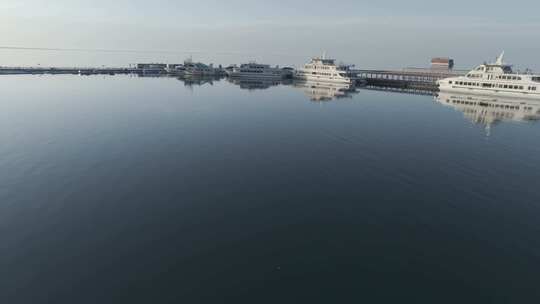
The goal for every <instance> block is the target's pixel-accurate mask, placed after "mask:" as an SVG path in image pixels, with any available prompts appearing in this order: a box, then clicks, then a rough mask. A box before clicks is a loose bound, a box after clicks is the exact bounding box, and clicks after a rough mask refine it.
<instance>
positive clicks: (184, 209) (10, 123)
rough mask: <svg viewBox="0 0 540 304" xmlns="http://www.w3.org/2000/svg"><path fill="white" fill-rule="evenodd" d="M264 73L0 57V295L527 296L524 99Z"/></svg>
mask: <svg viewBox="0 0 540 304" xmlns="http://www.w3.org/2000/svg"><path fill="white" fill-rule="evenodd" d="M265 86H266V85H264V84H263V85H259V84H256V83H255V84H253V83H247V84H246V83H243V84H240V85H238V84H233V83H230V82H228V81H215V82H213V83H207V82H201V83H199V82H195V83H194V84H191V85H190V84H189V83H184V82H182V81H179V80H177V79H174V78H138V77H128V76H106V77H103V76H91V77H79V76H2V77H1V78H0V92H1V94H2V95H1V99H0V240H1V242H0V269H1V273H0V302H1V303H12V304H18V303H299V302H306V303H354V302H363V301H364V302H366V301H367V302H370V303H406V302H408V303H534V302H538V301H540V289H539V288H538V282H539V281H540V123H537V122H536V121H535V120H534V118H535V116H534V115H532V116H530V115H529V116H527V117H525V118H523V119H522V118H520V117H517V116H516V117H514V116H512V115H506V116H504V115H503V116H497V117H495V116H493V115H492V114H493V113H491V114H490V113H487V114H486V113H485V112H486V111H485V109H480V110H479V109H478V108H474V107H472V108H471V107H467V106H457V105H455V104H448V103H447V104H446V105H443V104H441V103H439V102H438V101H436V100H435V99H434V98H433V97H431V96H418V95H408V94H396V93H388V92H380V91H373V90H363V89H362V90H358V91H357V92H352V93H351V92H342V93H343V94H341V93H340V94H341V95H349V97H348V98H339V99H333V100H330V101H315V100H317V99H321V98H322V97H323V96H327V95H328V94H329V95H334V93H329V91H328V90H326V89H324V88H322V89H318V88H311V87H307V88H300V87H294V86H291V85H285V86H283V85H281V86H271V87H269V88H267V89H261V88H264V87H265ZM340 94H338V95H340ZM442 102H443V103H444V102H445V101H444V100H442ZM533 111H534V110H533ZM533 114H534V113H533ZM538 114H540V113H538ZM516 115H517V114H516ZM494 117H495V118H494Z"/></svg>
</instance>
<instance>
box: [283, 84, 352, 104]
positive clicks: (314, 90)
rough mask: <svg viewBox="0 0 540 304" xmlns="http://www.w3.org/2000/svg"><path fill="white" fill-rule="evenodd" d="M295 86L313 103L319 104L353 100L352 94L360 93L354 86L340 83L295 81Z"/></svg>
mask: <svg viewBox="0 0 540 304" xmlns="http://www.w3.org/2000/svg"><path fill="white" fill-rule="evenodd" d="M293 86H294V87H296V88H301V89H303V91H304V93H305V94H306V95H307V96H309V98H310V99H311V100H312V101H318V102H321V101H331V100H334V99H343V98H352V94H356V93H358V90H356V87H355V86H354V85H349V84H340V83H325V82H314V81H295V82H294V83H293Z"/></svg>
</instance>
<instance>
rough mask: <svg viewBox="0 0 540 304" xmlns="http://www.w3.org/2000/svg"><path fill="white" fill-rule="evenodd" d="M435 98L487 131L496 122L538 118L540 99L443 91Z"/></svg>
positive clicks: (539, 115) (523, 120) (539, 116)
mask: <svg viewBox="0 0 540 304" xmlns="http://www.w3.org/2000/svg"><path fill="white" fill-rule="evenodd" d="M435 100H436V101H437V102H439V103H441V104H443V105H446V106H450V107H453V108H454V109H456V110H459V111H461V112H463V115H465V117H466V118H467V119H469V120H471V121H472V122H473V123H476V124H482V125H485V126H486V130H487V131H488V132H489V130H490V128H491V126H492V125H494V124H497V123H498V122H503V121H516V122H525V121H536V120H540V100H538V101H536V100H531V99H525V98H523V99H520V98H508V97H506V98H498V97H486V96H479V95H471V94H452V93H445V92H441V93H439V95H438V96H437V97H435Z"/></svg>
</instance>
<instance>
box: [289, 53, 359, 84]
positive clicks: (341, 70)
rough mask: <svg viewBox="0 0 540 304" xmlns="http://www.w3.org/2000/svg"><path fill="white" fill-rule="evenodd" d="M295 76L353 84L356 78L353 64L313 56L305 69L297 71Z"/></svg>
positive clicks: (302, 78) (308, 79)
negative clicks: (342, 63)
mask: <svg viewBox="0 0 540 304" xmlns="http://www.w3.org/2000/svg"><path fill="white" fill-rule="evenodd" d="M294 78H296V79H299V80H306V81H318V82H331V83H345V84H352V83H354V81H355V79H356V75H355V74H354V73H353V71H352V69H351V66H349V65H336V61H335V60H334V59H326V58H325V56H323V57H322V58H318V57H317V58H313V59H312V60H311V62H310V63H308V64H306V65H305V66H304V68H303V69H299V70H297V71H296V73H295V75H294Z"/></svg>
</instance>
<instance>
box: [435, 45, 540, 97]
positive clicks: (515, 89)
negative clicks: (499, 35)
mask: <svg viewBox="0 0 540 304" xmlns="http://www.w3.org/2000/svg"><path fill="white" fill-rule="evenodd" d="M503 58H504V52H503V53H502V54H501V55H500V56H499V58H497V61H496V62H495V63H491V64H488V63H484V64H482V65H479V66H478V67H476V68H475V69H474V70H472V71H470V72H469V73H467V75H465V76H459V77H451V78H446V79H443V80H439V81H438V82H437V84H438V85H439V90H440V91H443V92H460V93H469V94H471V93H473V94H481V95H494V96H507V97H520V98H536V99H540V75H532V74H518V73H514V72H513V71H512V66H511V65H508V64H505V63H504V62H503Z"/></svg>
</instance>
